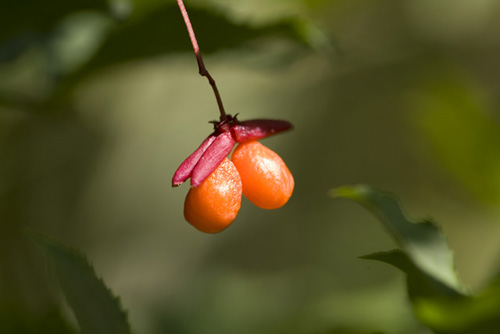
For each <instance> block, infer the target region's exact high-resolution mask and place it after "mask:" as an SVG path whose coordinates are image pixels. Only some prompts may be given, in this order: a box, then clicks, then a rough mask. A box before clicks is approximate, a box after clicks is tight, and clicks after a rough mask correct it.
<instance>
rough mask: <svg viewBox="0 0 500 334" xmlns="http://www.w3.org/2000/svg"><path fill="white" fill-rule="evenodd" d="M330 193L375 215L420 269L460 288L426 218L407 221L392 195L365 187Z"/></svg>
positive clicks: (438, 235) (448, 254) (435, 229)
mask: <svg viewBox="0 0 500 334" xmlns="http://www.w3.org/2000/svg"><path fill="white" fill-rule="evenodd" d="M334 195H335V196H338V197H344V198H348V199H351V200H354V201H356V202H358V203H359V204H361V205H363V206H364V207H365V208H366V209H368V210H370V211H371V212H372V213H373V214H375V216H377V218H379V219H380V221H381V222H382V223H383V224H384V226H385V227H386V229H387V230H388V232H389V233H390V234H391V236H392V237H393V238H394V239H395V241H396V242H397V243H398V245H399V247H401V248H402V249H403V250H404V251H405V253H406V255H407V256H408V257H409V258H410V259H411V261H412V262H414V263H415V265H416V266H417V267H418V268H419V269H420V270H422V271H423V272H425V273H427V274H428V275H430V276H431V277H433V278H435V279H436V280H438V281H440V282H442V283H443V284H445V285H447V286H449V287H450V288H452V289H455V290H457V291H462V290H463V287H462V285H461V283H460V282H459V279H458V277H457V275H456V272H455V265H454V261H453V254H452V252H451V250H450V248H449V246H448V243H447V241H446V239H445V237H444V235H443V234H442V232H441V230H440V229H439V227H438V226H437V225H435V224H434V223H432V222H431V221H429V220H425V221H422V222H418V223H415V222H412V221H410V220H409V219H408V218H406V216H405V214H404V213H403V210H402V209H401V207H400V205H399V203H398V201H397V200H396V199H395V198H394V197H392V196H391V195H389V194H387V193H385V192H381V191H377V190H374V189H372V188H370V187H368V186H355V187H344V188H338V189H336V190H335V191H334Z"/></svg>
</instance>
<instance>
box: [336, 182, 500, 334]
mask: <svg viewBox="0 0 500 334" xmlns="http://www.w3.org/2000/svg"><path fill="white" fill-rule="evenodd" d="M333 194H334V195H335V196H338V197H344V198H348V199H352V200H354V201H356V202H357V203H359V204H361V205H363V206H364V207H365V208H367V209H368V210H370V211H371V212H372V213H374V214H375V216H377V218H379V220H380V221H381V222H382V223H383V224H384V226H385V227H386V228H387V230H388V231H389V233H390V234H391V236H392V237H394V239H395V240H396V242H397V243H398V245H399V246H400V247H401V249H396V250H392V251H388V252H378V253H373V254H370V255H367V256H363V257H362V258H363V259H371V260H378V261H381V262H385V263H388V264H391V265H393V266H395V267H397V268H398V269H400V270H402V271H403V272H404V273H405V274H406V275H407V285H408V295H409V297H410V301H411V304H412V307H413V311H414V313H415V315H416V317H417V318H418V319H419V320H420V321H421V322H422V323H423V324H424V325H426V326H427V327H429V328H430V329H432V330H433V331H434V332H435V333H441V334H491V333H495V332H496V331H497V330H498V328H499V326H500V275H499V276H498V278H496V279H495V280H493V283H491V285H490V286H489V287H488V288H487V289H485V291H484V292H482V293H481V294H479V295H477V296H472V295H469V294H467V293H465V292H464V288H463V286H462V285H461V284H460V282H459V280H458V278H457V276H456V274H455V271H454V265H453V257H452V254H451V250H450V249H449V248H448V245H447V243H446V240H445V238H444V236H443V234H442V233H441V231H440V229H439V228H438V227H437V226H436V225H435V224H433V223H430V222H429V221H424V222H420V223H415V222H412V221H410V220H408V219H407V218H406V216H405V215H404V214H403V211H402V209H401V207H400V205H399V203H398V201H397V200H396V199H395V198H394V197H393V196H391V195H389V194H387V193H385V192H381V191H378V190H375V189H373V188H370V187H367V186H355V187H343V188H339V189H336V190H334V191H333Z"/></svg>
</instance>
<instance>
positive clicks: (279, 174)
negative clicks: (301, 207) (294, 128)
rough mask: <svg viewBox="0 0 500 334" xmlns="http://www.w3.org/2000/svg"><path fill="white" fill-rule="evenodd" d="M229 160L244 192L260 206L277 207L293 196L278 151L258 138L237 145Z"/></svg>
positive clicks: (286, 171)
mask: <svg viewBox="0 0 500 334" xmlns="http://www.w3.org/2000/svg"><path fill="white" fill-rule="evenodd" d="M231 161H232V162H233V163H234V165H235V166H236V168H237V169H238V172H239V173H240V176H241V181H242V183H243V195H245V196H246V197H247V198H248V199H249V200H250V202H252V203H253V204H255V205H257V206H258V207H260V208H263V209H277V208H280V207H282V206H283V205H285V203H286V202H288V199H289V198H290V196H292V192H293V187H294V180H293V176H292V173H290V171H289V170H288V167H287V166H286V165H285V163H284V162H283V160H282V159H281V158H280V156H279V155H278V154H276V153H275V152H274V151H272V150H271V149H269V148H267V147H265V146H264V145H262V144H261V143H259V142H258V141H249V142H246V143H242V144H239V145H238V146H237V147H236V149H235V150H234V152H233V154H232V156H231Z"/></svg>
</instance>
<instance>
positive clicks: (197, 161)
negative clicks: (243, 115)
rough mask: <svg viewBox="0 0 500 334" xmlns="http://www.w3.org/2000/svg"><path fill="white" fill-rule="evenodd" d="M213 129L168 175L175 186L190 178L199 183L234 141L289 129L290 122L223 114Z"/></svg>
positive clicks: (213, 168)
mask: <svg viewBox="0 0 500 334" xmlns="http://www.w3.org/2000/svg"><path fill="white" fill-rule="evenodd" d="M214 128H215V129H214V132H213V133H211V134H210V135H209V136H208V137H207V138H206V139H205V140H204V141H203V142H202V143H201V145H200V146H199V147H198V148H197V149H196V151H194V152H193V153H192V154H191V155H190V156H189V157H187V159H186V160H184V162H183V163H182V164H181V165H180V166H179V168H178V169H177V171H176V172H175V174H174V177H173V178H172V186H173V187H176V186H178V185H180V184H182V183H184V182H185V181H186V180H187V179H188V178H191V185H192V186H193V187H198V186H200V185H201V184H202V183H203V181H204V180H205V179H207V177H209V176H210V174H211V173H212V172H213V171H214V170H215V169H216V168H217V167H218V166H219V164H220V163H221V162H222V161H223V160H224V158H225V157H226V156H227V155H228V154H229V153H230V152H231V150H232V149H233V147H234V145H235V143H245V142H248V141H253V140H258V139H262V138H266V137H269V136H272V135H274V134H277V133H280V132H283V131H286V130H289V129H291V128H292V124H290V122H287V121H282V120H269V119H254V120H248V121H241V122H240V121H238V120H237V119H236V117H231V116H230V115H228V116H227V119H226V120H224V121H221V122H214Z"/></svg>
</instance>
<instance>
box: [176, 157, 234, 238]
mask: <svg viewBox="0 0 500 334" xmlns="http://www.w3.org/2000/svg"><path fill="white" fill-rule="evenodd" d="M241 194H242V184H241V178H240V175H239V174H238V170H237V169H236V167H235V166H234V164H233V163H232V162H231V160H229V159H228V158H224V160H223V161H222V162H221V163H220V165H219V166H218V167H217V169H216V170H215V171H213V172H212V174H210V176H209V177H208V178H207V179H205V181H203V183H202V184H201V185H199V186H197V187H192V188H191V189H189V192H188V194H187V196H186V200H185V202H184V217H185V218H186V220H187V221H188V222H189V223H190V224H191V225H193V226H194V227H196V228H197V229H198V230H200V231H202V232H206V233H217V232H220V231H222V230H224V229H226V228H227V227H228V226H229V225H231V223H232V222H233V220H234V219H235V218H236V215H237V214H238V211H239V210H240V206H241V196H242V195H241Z"/></svg>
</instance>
